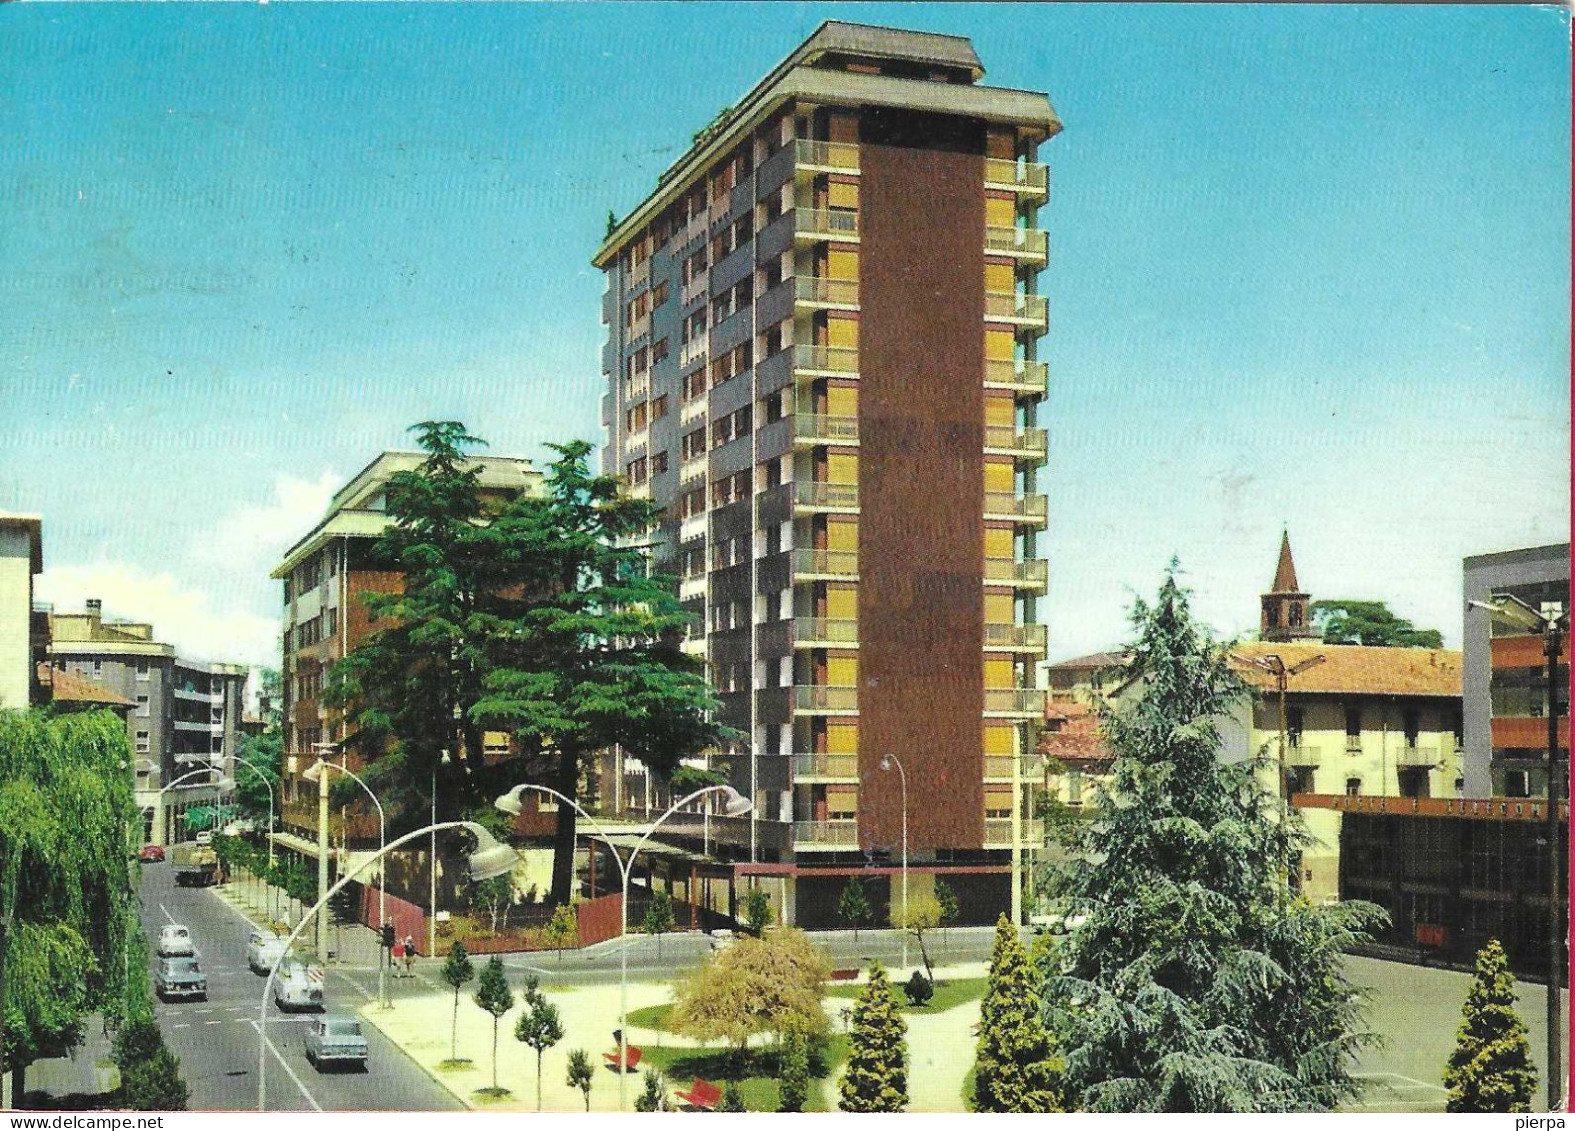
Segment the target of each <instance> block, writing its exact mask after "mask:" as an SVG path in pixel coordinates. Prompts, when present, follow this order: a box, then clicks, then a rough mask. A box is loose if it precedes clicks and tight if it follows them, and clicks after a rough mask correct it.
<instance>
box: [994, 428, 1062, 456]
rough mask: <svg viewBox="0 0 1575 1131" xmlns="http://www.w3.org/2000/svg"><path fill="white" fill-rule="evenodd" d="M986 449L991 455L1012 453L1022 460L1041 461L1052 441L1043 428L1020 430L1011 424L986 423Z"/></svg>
mask: <svg viewBox="0 0 1575 1131" xmlns="http://www.w3.org/2000/svg"><path fill="white" fill-rule="evenodd" d="M984 450H985V452H987V453H988V454H990V455H1010V456H1016V457H1017V458H1018V459H1020V460H1027V461H1029V462H1032V463H1041V462H1043V461H1044V458H1045V455H1046V453H1047V452H1048V451H1049V450H1050V442H1049V438H1048V437H1047V436H1046V435H1045V430H1044V429H1043V428H1024V429H1022V430H1021V431H1019V430H1018V429H1016V428H1013V427H1011V426H1010V425H1005V424H986V425H985V426H984Z"/></svg>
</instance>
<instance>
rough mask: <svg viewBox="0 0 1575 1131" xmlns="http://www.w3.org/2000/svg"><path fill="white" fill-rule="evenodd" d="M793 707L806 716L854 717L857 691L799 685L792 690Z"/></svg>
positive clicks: (815, 684)
mask: <svg viewBox="0 0 1575 1131" xmlns="http://www.w3.org/2000/svg"><path fill="white" fill-rule="evenodd" d="M793 706H794V709H795V710H797V711H799V712H800V713H801V714H806V715H856V714H858V711H859V689H858V688H856V687H832V686H828V685H826V684H819V683H814V684H799V685H798V686H797V687H795V688H794V689H793Z"/></svg>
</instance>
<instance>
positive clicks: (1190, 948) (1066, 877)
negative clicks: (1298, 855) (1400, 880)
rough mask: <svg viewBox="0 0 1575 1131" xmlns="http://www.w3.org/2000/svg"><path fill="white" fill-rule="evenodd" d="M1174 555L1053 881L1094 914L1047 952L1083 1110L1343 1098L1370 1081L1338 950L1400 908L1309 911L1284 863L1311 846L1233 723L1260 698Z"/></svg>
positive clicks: (1327, 1103)
mask: <svg viewBox="0 0 1575 1131" xmlns="http://www.w3.org/2000/svg"><path fill="white" fill-rule="evenodd" d="M1175 573H1176V566H1175V564H1174V563H1172V564H1171V568H1170V570H1169V571H1168V573H1167V576H1166V577H1165V580H1164V583H1163V585H1162V586H1161V588H1160V592H1159V596H1158V599H1157V600H1156V602H1155V603H1154V604H1153V605H1152V606H1150V605H1148V604H1146V603H1144V602H1142V601H1138V602H1136V604H1135V607H1134V611H1133V614H1132V621H1133V626H1134V629H1135V632H1136V639H1135V641H1134V642H1133V643H1132V645H1131V646H1130V656H1131V658H1130V660H1129V662H1128V664H1127V667H1126V671H1125V673H1124V674H1125V676H1126V678H1127V680H1128V681H1130V685H1131V687H1132V688H1133V690H1132V692H1131V693H1130V694H1128V695H1127V696H1124V697H1123V698H1122V700H1121V701H1120V702H1119V703H1118V704H1117V705H1116V706H1115V707H1113V708H1108V709H1105V710H1103V711H1102V712H1101V718H1100V726H1101V729H1102V731H1103V733H1104V735H1105V739H1106V742H1107V743H1108V745H1109V746H1110V747H1111V749H1112V750H1113V751H1114V753H1115V755H1116V758H1115V762H1114V765H1113V767H1112V775H1111V782H1110V786H1109V788H1108V789H1107V790H1106V791H1105V795H1104V796H1103V797H1102V798H1101V805H1100V812H1099V814H1098V819H1097V820H1093V821H1089V822H1085V823H1082V824H1081V825H1080V827H1079V828H1078V829H1077V830H1076V834H1075V844H1076V851H1075V853H1074V855H1073V856H1072V858H1071V860H1070V861H1069V862H1067V863H1066V864H1063V865H1059V866H1056V867H1055V868H1054V869H1053V870H1052V872H1051V873H1050V875H1049V876H1048V886H1049V889H1050V892H1051V894H1052V895H1053V896H1055V897H1058V898H1060V899H1061V900H1062V901H1063V902H1064V903H1066V904H1067V905H1068V907H1069V908H1070V909H1071V911H1072V912H1073V913H1076V914H1082V915H1086V916H1087V918H1086V919H1085V920H1084V921H1083V922H1082V923H1081V924H1080V925H1079V926H1078V927H1077V928H1076V929H1075V930H1074V931H1073V932H1072V934H1071V935H1070V936H1069V937H1068V938H1067V940H1066V941H1065V943H1064V945H1063V946H1062V947H1060V948H1059V949H1058V950H1057V951H1055V952H1051V954H1049V955H1047V956H1046V957H1045V959H1044V961H1043V966H1042V971H1043V973H1044V975H1045V986H1044V996H1045V1004H1044V1011H1045V1019H1046V1022H1047V1024H1048V1025H1049V1027H1050V1030H1051V1031H1052V1032H1053V1033H1055V1034H1056V1036H1057V1038H1058V1041H1059V1044H1060V1047H1061V1048H1062V1049H1063V1050H1064V1054H1065V1056H1066V1062H1067V1066H1066V1081H1067V1087H1068V1106H1072V1107H1075V1108H1080V1109H1085V1110H1093V1111H1137V1112H1143V1111H1327V1110H1330V1109H1332V1108H1334V1107H1335V1105H1337V1104H1338V1103H1340V1102H1341V1101H1342V1100H1345V1099H1347V1098H1349V1097H1351V1096H1353V1095H1354V1094H1355V1093H1356V1092H1357V1091H1358V1087H1359V1085H1358V1082H1357V1081H1356V1079H1355V1078H1354V1077H1353V1076H1352V1066H1353V1060H1354V1056H1355V1054H1356V1052H1357V1051H1358V1050H1359V1049H1360V1048H1361V1047H1362V1045H1363V1044H1364V1043H1367V1042H1369V1041H1370V1040H1371V1039H1372V1038H1371V1036H1370V1035H1369V1034H1367V1033H1366V1032H1364V1031H1363V1027H1362V1020H1361V1014H1362V999H1361V994H1360V992H1359V991H1358V990H1357V989H1356V988H1355V987H1353V986H1352V985H1351V984H1350V983H1349V982H1348V981H1347V980H1346V978H1345V975H1344V973H1343V965H1342V963H1343V957H1342V951H1343V950H1344V949H1345V948H1346V947H1348V946H1349V945H1351V944H1353V943H1357V942H1360V941H1362V940H1364V939H1366V938H1368V937H1369V936H1370V933H1371V931H1372V929H1373V928H1374V927H1376V926H1378V925H1379V924H1381V923H1382V922H1383V921H1384V915H1383V912H1382V911H1381V910H1380V909H1378V908H1376V907H1373V906H1372V905H1370V904H1363V903H1356V902H1347V903H1340V904H1336V905H1333V906H1330V907H1313V906H1311V905H1310V904H1309V903H1308V902H1307V901H1306V900H1305V899H1303V898H1301V897H1300V896H1298V895H1297V894H1296V893H1294V892H1292V891H1290V890H1289V888H1288V886H1287V884H1286V881H1285V877H1284V876H1283V875H1282V874H1281V872H1280V870H1279V869H1278V868H1277V867H1276V863H1277V862H1278V861H1280V860H1284V859H1286V858H1287V856H1288V855H1290V854H1291V853H1292V852H1293V851H1295V850H1298V849H1300V848H1301V847H1302V846H1304V845H1305V844H1306V843H1307V842H1308V838H1307V836H1306V834H1305V832H1303V831H1302V829H1301V826H1300V822H1299V821H1298V820H1297V819H1296V818H1295V816H1294V814H1289V815H1285V816H1283V817H1282V815H1281V814H1280V812H1279V805H1278V802H1277V801H1276V799H1275V798H1274V797H1273V796H1272V795H1270V794H1269V793H1268V792H1267V791H1266V790H1265V789H1264V788H1263V786H1262V785H1261V784H1260V782H1259V781H1258V779H1257V778H1256V777H1255V775H1254V769H1255V767H1256V766H1257V765H1259V764H1260V763H1262V762H1263V761H1264V755H1262V754H1260V755H1259V757H1258V758H1257V759H1254V760H1251V761H1249V762H1247V763H1242V764H1226V763H1224V762H1222V761H1221V760H1220V759H1219V757H1218V753H1219V747H1220V736H1219V732H1218V725H1219V722H1220V721H1221V720H1223V719H1225V718H1226V717H1227V716H1228V715H1230V714H1231V712H1232V710H1233V709H1235V708H1236V707H1238V706H1239V705H1240V704H1241V702H1242V698H1243V695H1244V689H1243V687H1242V684H1241V682H1240V680H1239V679H1238V678H1237V677H1236V676H1235V675H1234V674H1233V673H1232V672H1231V670H1230V668H1229V666H1228V664H1227V657H1226V651H1225V649H1224V647H1222V646H1220V645H1218V644H1216V643H1215V642H1214V641H1212V640H1211V639H1210V638H1209V636H1208V635H1207V633H1206V631H1205V630H1203V629H1201V628H1200V627H1199V626H1198V625H1197V624H1196V623H1195V622H1194V621H1193V619H1192V616H1191V613H1190V611H1189V609H1188V604H1187V597H1186V593H1185V592H1184V591H1183V590H1182V588H1181V587H1180V585H1179V584H1178V583H1177V581H1176V577H1175Z"/></svg>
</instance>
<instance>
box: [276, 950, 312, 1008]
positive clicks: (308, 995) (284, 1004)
mask: <svg viewBox="0 0 1575 1131" xmlns="http://www.w3.org/2000/svg"><path fill="white" fill-rule="evenodd" d="M273 1001H274V1004H275V1005H277V1006H278V1007H279V1008H280V1009H283V1010H287V1011H288V1010H291V1009H321V1008H323V972H322V971H321V970H320V969H318V968H317V967H315V966H310V967H309V966H307V965H306V964H305V963H302V962H297V961H295V960H294V959H291V960H289V961H287V962H285V963H284V964H283V965H281V966H280V967H279V972H278V973H277V974H275V975H274V977H273Z"/></svg>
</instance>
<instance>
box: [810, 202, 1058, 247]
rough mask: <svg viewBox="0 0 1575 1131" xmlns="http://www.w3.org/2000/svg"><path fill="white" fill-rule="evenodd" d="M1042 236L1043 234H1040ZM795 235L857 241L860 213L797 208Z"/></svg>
mask: <svg viewBox="0 0 1575 1131" xmlns="http://www.w3.org/2000/svg"><path fill="white" fill-rule="evenodd" d="M1039 234H1040V235H1041V236H1043V235H1044V233H1043V232H1040V233H1039ZM793 235H794V237H795V238H797V239H802V240H857V239H858V238H859V212H858V209H856V208H795V209H794V210H793Z"/></svg>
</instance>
